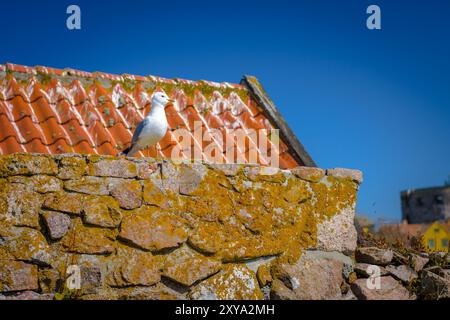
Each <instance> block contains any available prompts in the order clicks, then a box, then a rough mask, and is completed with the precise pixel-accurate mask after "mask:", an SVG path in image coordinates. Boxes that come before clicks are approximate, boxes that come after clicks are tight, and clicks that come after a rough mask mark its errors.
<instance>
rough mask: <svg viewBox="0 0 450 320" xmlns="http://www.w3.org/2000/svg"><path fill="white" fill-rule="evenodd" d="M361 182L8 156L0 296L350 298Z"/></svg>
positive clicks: (232, 168)
mask: <svg viewBox="0 0 450 320" xmlns="http://www.w3.org/2000/svg"><path fill="white" fill-rule="evenodd" d="M361 179H362V177H361V172H359V171H354V170H347V169H331V170H323V169H319V168H308V167H299V168H296V169H293V170H290V171H286V170H279V169H276V168H267V167H259V166H249V165H212V164H197V163H173V162H170V161H167V160H162V161H156V160H154V159H131V158H115V157H103V156H96V155H72V154H70V155H55V156H50V155H40V154H13V155H6V156H1V157H0V293H1V294H0V295H1V296H2V297H3V298H19V299H27V298H30V299H38V298H42V299H47V298H57V299H62V298H82V299H213V298H217V299H263V298H266V299H267V298H282V299H327V298H330V299H335V298H336V299H339V298H341V297H342V294H341V285H342V282H343V281H345V277H347V276H348V274H349V273H350V272H351V271H352V260H351V259H350V258H349V257H348V256H349V255H351V254H352V253H353V252H354V250H355V248H356V231H355V228H354V225H353V218H354V209H355V202H356V193H357V190H358V186H359V183H360V182H361ZM73 266H75V267H73ZM74 268H75V269H74ZM78 277H79V279H80V280H81V281H80V285H81V287H80V288H79V289H76V290H69V289H68V288H67V278H69V280H70V281H75V282H73V283H76V279H77V278H78ZM74 279H75V280H74ZM71 283H72V282H71ZM73 283H72V284H73ZM71 286H72V285H70V286H69V287H71Z"/></svg>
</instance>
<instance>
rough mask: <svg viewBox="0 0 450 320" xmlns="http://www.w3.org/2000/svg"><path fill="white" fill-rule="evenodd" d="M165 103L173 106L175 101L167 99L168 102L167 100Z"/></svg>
mask: <svg viewBox="0 0 450 320" xmlns="http://www.w3.org/2000/svg"><path fill="white" fill-rule="evenodd" d="M167 102H168V103H170V104H174V103H175V100H174V99H169V100H167Z"/></svg>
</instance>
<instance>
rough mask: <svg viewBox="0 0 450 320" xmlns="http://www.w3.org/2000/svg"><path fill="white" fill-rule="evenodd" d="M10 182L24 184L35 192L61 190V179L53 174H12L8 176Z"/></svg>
mask: <svg viewBox="0 0 450 320" xmlns="http://www.w3.org/2000/svg"><path fill="white" fill-rule="evenodd" d="M8 181H9V182H10V183H18V184H23V185H25V186H27V187H28V188H30V189H31V190H32V191H34V192H38V193H48V192H59V191H61V185H62V183H61V181H60V180H59V179H57V178H55V177H53V176H47V175H35V176H31V177H25V176H12V177H9V178H8Z"/></svg>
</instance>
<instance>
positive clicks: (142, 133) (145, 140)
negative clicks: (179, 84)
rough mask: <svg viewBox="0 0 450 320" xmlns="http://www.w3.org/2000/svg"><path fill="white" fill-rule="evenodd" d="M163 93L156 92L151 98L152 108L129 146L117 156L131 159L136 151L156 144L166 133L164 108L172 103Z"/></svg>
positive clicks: (166, 125) (137, 128)
mask: <svg viewBox="0 0 450 320" xmlns="http://www.w3.org/2000/svg"><path fill="white" fill-rule="evenodd" d="M173 102H174V101H173V100H172V99H169V97H168V96H167V95H166V94H165V93H164V92H156V93H155V94H154V95H153V97H152V108H151V110H150V112H149V113H148V115H147V116H146V117H145V118H144V120H142V121H141V122H140V123H139V124H138V126H137V127H136V130H135V131H134V133H133V138H132V139H131V145H130V146H129V147H128V148H127V149H125V150H123V151H122V152H121V153H119V156H123V155H125V156H127V157H133V156H134V155H135V154H136V153H137V152H138V151H140V150H142V149H146V148H148V147H151V146H154V145H155V144H157V143H158V142H159V141H160V140H161V139H162V138H163V137H164V136H165V135H166V132H167V127H168V124H167V118H166V112H165V110H164V107H165V106H166V105H167V104H168V103H173Z"/></svg>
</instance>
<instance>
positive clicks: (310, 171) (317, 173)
mask: <svg viewBox="0 0 450 320" xmlns="http://www.w3.org/2000/svg"><path fill="white" fill-rule="evenodd" d="M291 172H292V173H293V174H294V175H296V176H297V177H299V178H300V179H303V180H306V181H310V182H319V181H320V180H321V179H322V178H323V176H325V170H324V169H320V168H315V167H297V168H294V169H291Z"/></svg>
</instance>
